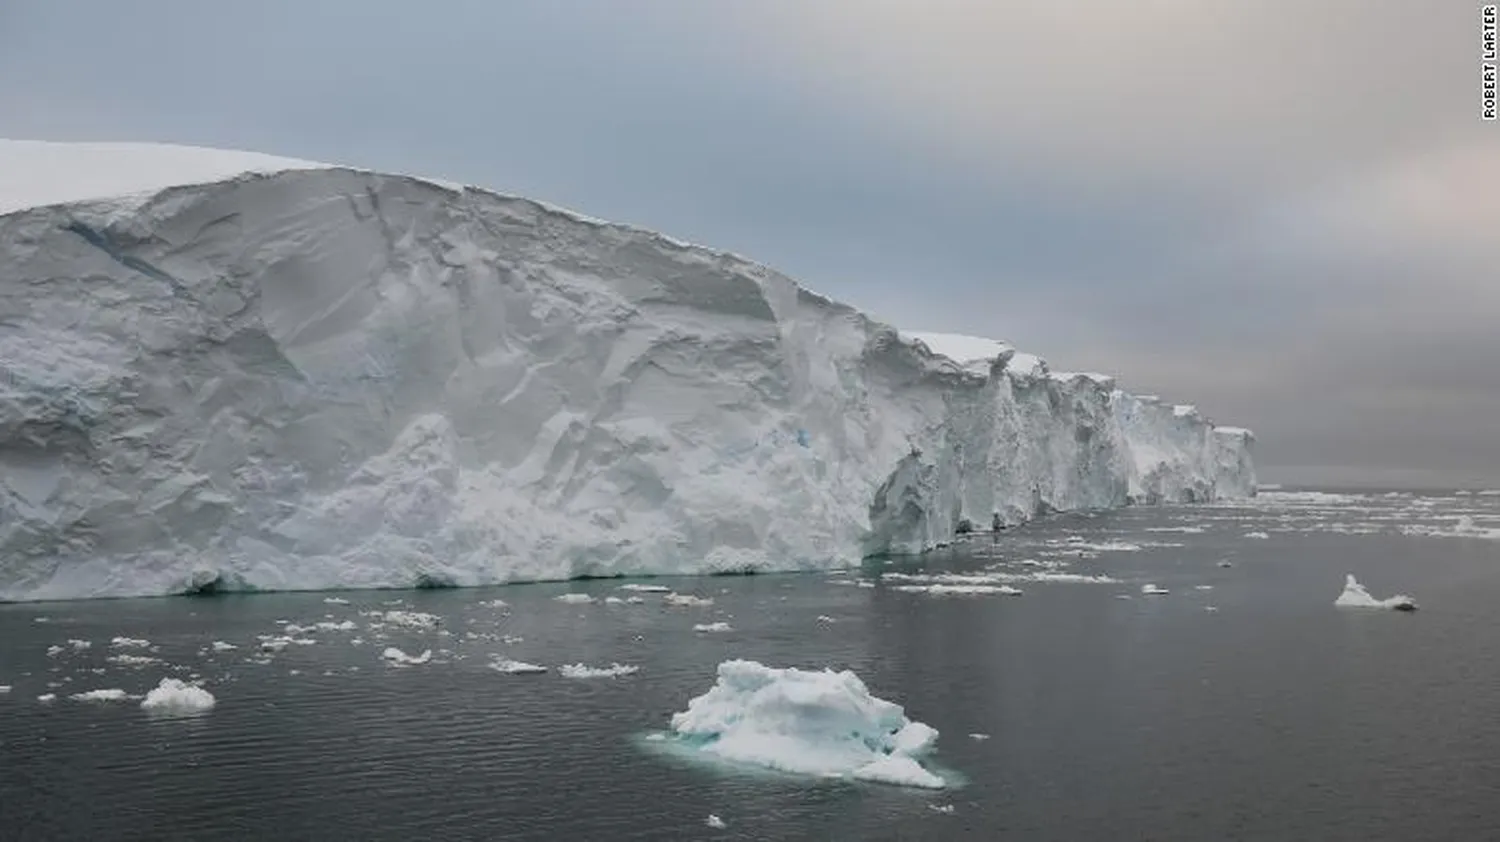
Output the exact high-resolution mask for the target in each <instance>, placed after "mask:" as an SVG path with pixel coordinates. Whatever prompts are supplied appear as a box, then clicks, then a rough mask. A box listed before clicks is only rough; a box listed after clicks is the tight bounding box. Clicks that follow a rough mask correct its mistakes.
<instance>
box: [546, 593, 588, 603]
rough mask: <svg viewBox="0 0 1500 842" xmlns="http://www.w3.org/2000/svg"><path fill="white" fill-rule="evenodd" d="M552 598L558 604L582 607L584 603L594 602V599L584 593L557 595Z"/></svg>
mask: <svg viewBox="0 0 1500 842" xmlns="http://www.w3.org/2000/svg"><path fill="white" fill-rule="evenodd" d="M552 598H553V599H555V600H557V601H558V602H563V603H567V604H568V605H583V604H585V603H589V602H593V601H594V598H593V597H591V596H589V595H588V594H586V593H565V594H558V595H557V596H554V597H552Z"/></svg>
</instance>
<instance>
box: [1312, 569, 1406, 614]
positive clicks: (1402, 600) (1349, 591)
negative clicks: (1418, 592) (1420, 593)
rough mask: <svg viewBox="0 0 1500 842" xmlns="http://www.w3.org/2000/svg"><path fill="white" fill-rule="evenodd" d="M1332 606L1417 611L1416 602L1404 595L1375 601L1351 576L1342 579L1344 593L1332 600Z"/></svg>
mask: <svg viewBox="0 0 1500 842" xmlns="http://www.w3.org/2000/svg"><path fill="white" fill-rule="evenodd" d="M1333 604H1334V605H1337V606H1339V607H1340V608H1391V609H1394V610H1396V611H1415V610H1416V609H1417V601H1416V600H1414V599H1412V598H1411V597H1409V596H1407V595H1405V594H1397V595H1395V596H1393V597H1390V598H1388V599H1376V598H1375V597H1373V596H1370V592H1369V591H1367V590H1365V586H1364V585H1361V584H1360V583H1359V582H1358V580H1356V579H1355V578H1354V575H1353V574H1349V575H1348V576H1347V577H1346V578H1345V579H1344V592H1343V593H1341V594H1339V598H1338V599H1336V600H1334V601H1333Z"/></svg>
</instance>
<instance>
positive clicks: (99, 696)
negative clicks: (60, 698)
mask: <svg viewBox="0 0 1500 842" xmlns="http://www.w3.org/2000/svg"><path fill="white" fill-rule="evenodd" d="M125 697H126V694H125V691H124V690H121V689H119V688H118V687H111V688H110V689H108V690H89V691H88V692H86V693H74V694H73V695H71V696H69V697H68V698H70V699H72V700H73V701H75V702H118V701H120V700H121V699H124V698H125Z"/></svg>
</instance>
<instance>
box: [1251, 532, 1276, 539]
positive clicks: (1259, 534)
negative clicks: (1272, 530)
mask: <svg viewBox="0 0 1500 842" xmlns="http://www.w3.org/2000/svg"><path fill="white" fill-rule="evenodd" d="M1245 537H1246V538H1250V539H1252V540H1258V541H1264V540H1266V539H1268V538H1270V537H1271V536H1270V534H1269V533H1266V532H1246V533H1245Z"/></svg>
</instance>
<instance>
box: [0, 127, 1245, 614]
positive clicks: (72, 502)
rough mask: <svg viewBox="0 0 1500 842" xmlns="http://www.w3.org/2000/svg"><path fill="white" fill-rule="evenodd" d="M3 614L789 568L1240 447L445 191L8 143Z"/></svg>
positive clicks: (775, 289)
mask: <svg viewBox="0 0 1500 842" xmlns="http://www.w3.org/2000/svg"><path fill="white" fill-rule="evenodd" d="M0 214H3V215H0V373H3V377H0V600H39V599H68V598H86V597H106V596H133V595H155V594H168V593H180V592H212V591H220V590H256V589H263V590H285V589H335V588H369V587H413V586H415V587H440V586H470V585H484V584H496V583H504V582H511V581H521V580H555V579H567V578H572V577H577V576H606V575H626V574H669V573H709V572H726V571H757V570H804V569H824V568H832V567H840V566H847V565H851V564H854V563H857V562H858V561H859V559H860V558H862V557H865V556H868V555H875V554H887V553H910V552H919V551H922V550H924V549H927V548H931V547H933V546H935V545H936V544H938V543H939V542H943V541H948V540H951V539H952V537H953V536H954V534H955V532H956V531H958V530H959V527H960V525H961V524H963V523H965V522H968V523H969V524H971V525H976V526H977V527H978V528H988V527H989V525H990V523H991V522H992V519H993V518H994V517H995V515H996V514H998V515H999V517H1000V519H1001V521H1002V522H1003V523H1004V524H1005V525H1013V524H1017V523H1020V522H1022V521H1025V520H1027V519H1029V518H1032V517H1034V516H1036V515H1037V514H1038V513H1041V512H1046V511H1053V510H1069V509H1084V508H1103V507H1114V506H1121V505H1125V504H1126V503H1128V502H1131V501H1135V502H1141V503H1155V502H1178V501H1207V500H1212V499H1215V498H1219V497H1228V496H1246V495H1252V494H1254V492H1255V469H1254V465H1253V460H1252V456H1251V450H1252V445H1253V440H1254V437H1253V436H1252V435H1251V434H1250V433H1249V432H1248V431H1246V430H1242V429H1238V428H1227V427H1220V428H1216V427H1215V426H1214V425H1213V424H1212V423H1211V422H1210V421H1208V420H1207V419H1205V418H1204V417H1203V416H1202V415H1201V414H1200V413H1199V412H1198V411H1197V410H1196V409H1193V408H1192V407H1187V406H1173V405H1171V404H1167V403H1163V402H1162V401H1161V400H1159V399H1156V398H1154V397H1137V396H1133V395H1131V394H1129V393H1126V392H1124V391H1121V390H1120V389H1119V388H1117V386H1116V384H1115V382H1114V379H1113V378H1111V377H1107V376H1105V375H1096V374H1055V373H1051V372H1050V371H1049V369H1048V368H1047V365H1046V363H1045V362H1043V361H1042V360H1040V359H1039V358H1036V357H1032V356H1029V355H1023V354H1020V353H1017V352H1016V351H1014V350H1013V349H1012V348H1011V347H1010V346H1009V345H1006V344H1005V343H1003V342H997V341H994V340H987V339H977V338H973V337H963V336H955V335H951V334H920V333H919V334H903V333H901V332H899V331H897V330H896V329H894V328H892V327H890V326H888V325H885V324H882V323H880V322H877V321H874V320H872V319H870V318H869V317H867V316H865V315H864V314H862V313H860V312H859V311H857V310H855V309H853V308H852V307H849V306H847V305H843V304H840V303H838V302H835V301H832V300H830V299H828V298H826V297H823V296H821V295H818V294H816V293H813V292H810V291H808V290H806V289H804V288H802V287H800V286H798V285H797V284H796V283H795V282H793V281H792V280H790V279H789V278H787V277H785V276H783V275H780V274H778V273H776V272H775V271H773V270H770V269H768V268H766V267H764V266H761V265H759V264H756V263H753V262H751V261H749V260H746V259H744V258H741V257H738V256H735V255H732V254H727V253H724V252H720V251H714V250H711V249H707V248H702V247H699V246H691V245H688V244H685V243H682V242H679V241H676V240H672V239H668V238H666V237H663V236H661V235H659V234H655V233H652V232H650V231H644V230H640V229H635V228H630V227H625V226H620V225H612V224H608V223H604V222H600V221H598V220H595V219H590V218H587V217H583V216H579V215H577V214H573V213H570V212H567V211H563V210H560V209H557V208H554V207H551V206H548V205H544V204H540V203H537V202H534V201H530V200H527V199H521V198H515V197H510V196H503V195H499V194H496V193H493V192H489V191H485V190H480V189H475V188H468V187H463V186H461V185H455V184H449V183H445V182H438V181H433V180H430V179H420V178H413V177H408V176H400V175H387V174H382V173H375V172H368V171H362V170H355V169H349V168H342V167H332V166H327V165H323V164H317V163H313V162H307V161H297V160H293V159H278V158H272V157H269V156H261V155H254V154H250V153H237V152H225V151H222V150H204V149H192V148H186V147H173V146H163V145H153V144H41V143H36V142H17V141H0Z"/></svg>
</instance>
